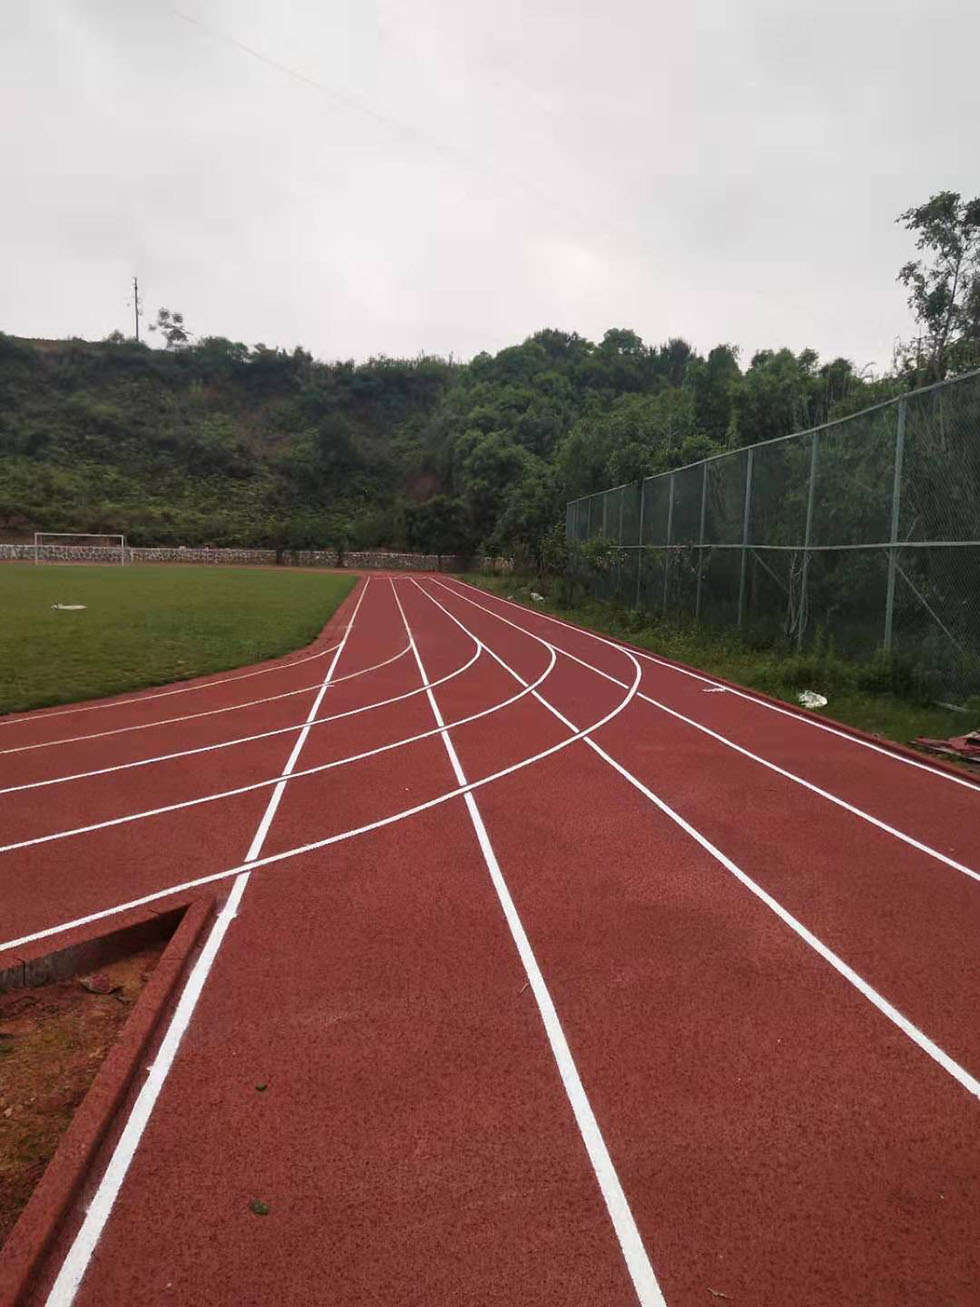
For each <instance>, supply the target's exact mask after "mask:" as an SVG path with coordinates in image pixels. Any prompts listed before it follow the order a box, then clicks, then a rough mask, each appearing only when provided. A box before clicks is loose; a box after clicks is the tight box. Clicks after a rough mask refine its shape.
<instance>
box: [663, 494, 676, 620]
mask: <svg viewBox="0 0 980 1307" xmlns="http://www.w3.org/2000/svg"><path fill="white" fill-rule="evenodd" d="M673 533H674V474H673V472H671V474H670V490H669V492H668V494H667V548H666V549H665V550H664V610H663V615H664V617H666V616H667V582H668V581H669V579H670V542H671V539H672V537H673Z"/></svg>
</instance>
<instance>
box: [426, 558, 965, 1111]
mask: <svg viewBox="0 0 980 1307" xmlns="http://www.w3.org/2000/svg"><path fill="white" fill-rule="evenodd" d="M437 584H441V582H437ZM419 588H420V589H421V588H422V587H421V586H420V587H419ZM446 588H448V587H446ZM424 593H425V594H427V595H429V598H430V599H432V602H433V603H434V604H436V605H437V606H438V607H440V608H441V607H442V605H441V604H440V603H439V601H438V599H436V598H435V597H434V596H433V595H431V594H430V593H429V591H428V590H426V591H424ZM450 593H456V592H455V591H450ZM457 597H458V598H460V599H465V596H463V595H458V596H457ZM467 602H472V601H469V600H467ZM474 606H475V607H477V608H482V604H475V605H474ZM444 611H445V612H448V611H449V610H448V609H444ZM484 611H485V612H488V613H489V614H490V616H492V617H494V618H495V619H496V620H497V621H498V622H505V623H506V624H507V625H508V626H512V627H514V629H515V630H517V631H521V632H522V633H523V634H524V635H528V636H530V638H531V639H532V640H536V641H537V642H538V643H539V644H543V645H546V646H547V645H548V643H549V642H548V641H547V640H545V639H544V638H543V637H542V636H539V635H535V634H534V633H533V632H531V631H526V630H524V628H523V627H521V626H518V625H517V623H516V622H512V621H510V619H509V618H506V617H504V616H503V615H502V614H500V613H495V612H493V610H492V609H489V608H488V609H485V610H484ZM450 615H451V614H450ZM457 620H458V619H457ZM459 625H460V626H462V623H459ZM463 629H464V630H465V629H466V628H465V627H464V628H463ZM470 634H471V636H472V632H470ZM472 638H474V639H475V638H476V637H475V636H472ZM484 643H485V642H484ZM486 647H487V652H488V653H491V654H492V653H493V651H492V650H491V649H490V648H489V646H486ZM559 652H561V651H560V650H559ZM627 652H628V651H627ZM494 656H495V657H496V655H494ZM497 661H498V662H499V663H500V665H501V666H502V667H505V668H506V669H507V671H508V672H510V674H511V676H512V677H513V678H514V680H515V681H517V682H518V683H519V684H521V685H523V684H526V682H525V681H524V678H523V677H522V676H521V675H520V674H519V673H518V672H516V671H515V670H514V669H513V668H512V667H510V666H508V664H507V663H505V662H504V661H503V659H501V658H497ZM533 693H534V698H535V699H537V700H538V702H539V703H541V704H542V705H543V706H544V707H545V708H547V709H548V711H549V712H550V713H552V714H553V715H554V716H555V717H556V718H557V719H558V720H559V721H560V722H561V723H562V724H563V725H564V726H566V727H568V729H569V730H575V729H576V727H575V724H574V723H573V722H571V721H570V720H569V719H568V718H567V717H566V716H565V715H564V713H562V712H560V711H559V710H558V709H557V708H556V707H555V706H554V704H552V703H549V701H548V700H547V699H545V698H544V696H543V695H542V694H540V693H539V692H538V691H537V690H535V691H534V692H533ZM585 743H586V744H587V745H588V747H589V748H590V749H592V750H593V751H594V752H595V753H596V754H598V756H599V757H600V758H602V760H603V761H604V762H606V763H607V764H608V765H609V766H610V767H612V768H613V769H614V770H615V771H616V772H618V773H619V775H620V776H622V777H623V779H624V780H627V781H628V782H629V783H630V785H632V786H633V787H634V789H636V790H637V791H639V793H640V794H642V795H643V796H644V798H646V799H648V800H649V801H650V802H651V803H652V804H654V805H655V807H657V808H658V809H659V810H660V811H661V812H662V813H663V814H664V816H665V817H668V818H669V819H670V820H671V821H672V822H674V824H675V825H677V826H679V827H680V829H681V830H682V831H684V833H685V834H686V835H689V836H690V838H691V839H693V840H694V841H695V842H696V843H697V844H699V845H700V846H701V848H703V849H704V850H705V852H706V853H708V854H710V856H711V857H712V858H713V859H714V860H715V861H716V862H717V863H719V865H720V866H722V867H724V868H725V870H726V871H728V872H730V873H731V875H733V876H734V877H735V878H736V879H737V880H738V881H740V882H741V884H742V885H744V886H745V888H746V889H747V890H749V891H750V892H751V893H752V894H754V895H755V896H756V898H757V899H759V901H760V902H761V903H764V904H765V906H766V907H767V908H769V910H770V911H771V912H773V913H775V915H776V916H777V917H778V918H779V919H780V920H781V921H782V922H783V923H784V924H785V925H787V926H789V928H790V930H792V931H793V932H794V933H795V934H796V935H797V936H799V938H800V939H801V940H803V942H804V943H805V944H807V945H809V947H810V948H812V949H813V950H814V952H815V953H817V954H818V955H819V956H820V957H821V958H823V960H824V961H825V962H827V963H829V964H830V966H832V967H833V968H834V970H835V971H836V972H837V973H838V975H840V976H842V977H843V978H844V980H846V981H847V982H848V983H849V984H850V985H852V986H853V987H854V988H855V989H856V990H857V991H858V992H859V993H860V994H861V995H862V996H863V997H864V998H866V999H867V1000H868V1001H869V1002H870V1003H872V1004H873V1005H874V1006H875V1007H876V1008H877V1009H878V1011H879V1012H880V1013H881V1014H882V1015H883V1016H884V1017H886V1018H887V1019H888V1020H889V1021H891V1022H892V1024H893V1025H895V1026H896V1027H897V1028H898V1029H899V1030H901V1032H902V1033H903V1034H904V1035H906V1036H907V1037H908V1038H909V1039H910V1040H912V1042H913V1043H914V1044H916V1045H917V1046H918V1047H919V1048H920V1049H921V1050H922V1051H923V1052H924V1053H925V1054H927V1056H928V1057H930V1058H932V1060H933V1061H934V1062H935V1063H936V1064H937V1065H938V1066H940V1067H942V1069H943V1070H944V1071H945V1072H947V1074H948V1075H950V1076H952V1077H953V1079H954V1080H956V1081H958V1083H959V1084H961V1085H962V1086H963V1088H964V1089H966V1090H967V1092H968V1093H971V1094H972V1095H973V1096H974V1097H975V1098H980V1080H977V1079H976V1078H975V1077H974V1076H972V1075H971V1074H970V1072H969V1071H967V1070H966V1069H965V1067H962V1066H960V1064H959V1063H958V1062H957V1061H955V1060H954V1059H953V1058H952V1057H950V1055H949V1054H948V1053H947V1052H946V1051H945V1050H944V1049H942V1048H940V1047H939V1045H938V1044H937V1043H935V1042H934V1041H933V1040H932V1039H930V1038H929V1036H928V1035H926V1034H925V1033H924V1032H923V1031H921V1030H920V1029H919V1028H918V1026H916V1025H915V1024H914V1023H913V1022H911V1021H910V1020H909V1019H908V1017H906V1016H905V1015H904V1013H902V1012H900V1011H899V1009H898V1008H897V1007H895V1005H894V1004H893V1003H890V1002H889V1001H888V999H887V998H885V997H884V995H883V994H881V993H879V992H878V990H876V989H875V988H874V986H873V985H871V984H869V983H868V981H866V980H865V979H864V978H863V977H862V976H860V975H859V974H858V973H857V972H856V971H855V970H854V968H853V967H851V966H849V965H848V964H847V963H846V962H845V961H844V960H843V959H842V958H841V957H839V956H838V954H836V953H835V952H834V951H833V949H831V948H828V947H827V945H826V944H824V942H823V941H822V940H821V939H819V938H818V937H817V936H816V935H814V933H813V932H812V931H811V930H809V929H808V928H807V927H806V926H804V925H803V923H802V922H801V921H800V920H799V919H798V918H797V917H794V916H793V914H792V913H791V912H789V911H788V910H787V909H786V908H784V907H783V905H782V904H781V903H779V902H778V901H777V900H776V899H774V898H773V897H772V895H771V894H769V893H768V892H767V891H766V890H764V889H763V888H762V886H761V885H759V884H757V882H756V881H754V880H753V879H752V877H751V876H749V875H748V874H747V873H746V872H744V871H743V870H742V868H741V867H739V866H737V865H736V863H734V862H733V861H732V859H731V858H729V857H728V856H727V854H725V853H722V851H721V849H719V848H718V847H717V845H715V844H712V842H711V841H710V840H709V839H708V838H707V836H705V835H703V834H702V833H701V832H700V831H699V830H698V829H697V828H696V827H694V826H692V825H691V823H690V822H689V821H687V820H685V818H684V817H682V816H681V815H680V813H678V812H675V811H674V809H673V808H672V807H670V805H669V804H668V803H666V802H665V801H664V800H663V799H661V798H660V796H659V795H657V794H655V793H654V792H653V790H651V789H650V787H649V786H647V785H645V784H644V783H643V781H641V780H640V779H639V778H638V777H637V776H634V775H633V773H632V772H631V771H628V770H627V768H625V767H624V766H623V765H622V763H620V762H617V761H616V759H615V758H613V757H611V755H610V754H608V753H607V752H606V750H605V749H604V748H603V747H602V746H601V745H600V744H598V743H597V742H596V741H595V740H593V739H586V741H585Z"/></svg>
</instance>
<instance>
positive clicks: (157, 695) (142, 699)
mask: <svg viewBox="0 0 980 1307" xmlns="http://www.w3.org/2000/svg"><path fill="white" fill-rule="evenodd" d="M344 597H345V598H346V595H345V596H344ZM341 602H342V601H341ZM345 635H346V632H345ZM337 648H339V645H336V644H331V645H328V646H327V647H326V649H318V650H317V652H316V653H313V654H304V655H303V657H302V658H294V659H292V661H291V662H278V663H275V664H273V666H272V667H259V668H258V669H257V670H256V671H254V672H242V673H241V675H239V676H222V677H219V678H218V679H217V680H213V681H202V682H200V683H199V684H197V685H179V686H177V688H176V689H173V690H158V691H155V692H154V693H153V694H143V693H138V694H135V695H133V696H131V697H130V698H128V699H109V700H108V701H107V702H106V703H83V704H79V705H75V706H73V707H71V708H35V709H34V710H33V711H32V712H29V713H20V714H18V715H17V716H16V717H0V726H16V725H17V724H18V723H23V722H31V723H35V722H46V721H47V720H48V718H49V717H66V716H67V715H68V714H69V713H80V712H98V711H99V710H100V709H101V708H131V707H133V706H134V705H136V704H141V703H147V702H148V701H149V700H150V699H168V698H169V697H170V695H172V694H190V693H191V691H193V690H210V689H211V687H212V686H214V685H226V684H227V683H228V682H229V681H245V680H247V679H248V678H249V677H250V676H266V675H267V674H268V673H269V672H288V671H289V670H290V668H293V667H298V666H299V665H300V663H311V662H312V661H313V659H314V658H326V656H327V654H329V653H333V652H334V650H335V649H337ZM283 657H285V658H288V657H289V655H288V654H284V655H283Z"/></svg>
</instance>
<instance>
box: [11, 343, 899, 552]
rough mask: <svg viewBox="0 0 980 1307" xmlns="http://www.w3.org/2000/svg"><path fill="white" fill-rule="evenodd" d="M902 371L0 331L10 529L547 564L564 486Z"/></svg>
mask: <svg viewBox="0 0 980 1307" xmlns="http://www.w3.org/2000/svg"><path fill="white" fill-rule="evenodd" d="M900 387H901V383H900V382H899V381H897V380H886V381H880V382H868V381H865V380H862V379H861V378H860V377H859V376H857V375H856V374H855V372H854V369H853V368H852V366H851V364H850V363H849V362H848V361H847V360H845V359H835V360H834V361H832V362H830V363H826V364H821V362H820V361H819V359H818V358H817V356H816V354H815V353H814V352H813V351H811V350H804V351H803V352H802V353H800V354H796V355H794V354H793V353H792V352H791V351H790V350H787V349H782V350H778V351H763V352H761V353H758V354H756V355H755V356H754V357H753V358H752V359H751V361H750V363H749V365H748V367H746V368H744V369H743V368H742V367H741V366H740V362H739V359H738V355H737V351H736V350H734V349H733V348H731V347H730V346H728V345H719V346H718V347H717V348H715V349H713V350H711V351H710V353H708V355H707V356H701V355H699V354H698V353H696V352H695V351H694V350H692V349H691V347H690V346H689V345H688V344H687V343H686V342H685V341H683V340H680V339H672V340H669V341H668V342H667V343H665V344H662V345H658V346H648V345H646V344H644V342H643V341H642V340H641V339H640V338H639V337H638V336H637V335H636V334H635V333H634V332H632V331H626V330H618V329H617V330H610V331H607V332H606V334H605V336H604V337H603V339H602V341H601V342H599V343H598V344H594V343H593V342H591V341H588V340H585V339H583V338H582V337H581V336H578V335H575V334H569V333H566V332H561V331H554V330H546V331H540V332H538V333H537V334H536V335H534V336H532V337H530V338H529V339H528V340H526V341H524V342H523V344H520V345H515V346H512V347H510V348H508V349H504V350H502V351H501V352H500V353H498V354H496V355H495V356H490V355H489V354H480V355H478V356H477V357H476V358H474V359H472V360H471V361H470V362H469V363H468V364H458V363H453V362H451V361H447V360H444V359H440V358H429V357H420V358H416V359H389V358H376V359H371V360H369V361H368V362H366V363H361V364H354V363H353V362H337V363H322V362H319V361H317V360H316V359H314V358H313V357H312V356H311V355H310V354H309V353H307V352H306V351H305V350H303V349H297V350H295V351H294V352H293V353H287V352H285V351H283V350H278V349H272V348H268V347H267V346H265V345H256V346H254V347H251V348H249V347H247V346H245V345H243V344H240V343H237V342H234V341H231V340H226V339H224V338H220V337H208V338H204V339H202V340H200V341H198V342H197V343H194V344H190V343H186V344H184V343H182V344H180V345H178V346H176V347H170V348H167V349H150V348H149V347H147V346H146V345H145V344H142V343H137V342H136V341H134V340H127V339H124V338H122V337H121V336H118V335H115V336H113V337H112V338H110V339H109V340H106V341H100V342H87V341H82V340H70V341H31V340H25V339H21V338H17V337H13V336H4V335H2V334H0V532H2V533H3V534H5V535H7V536H10V535H11V534H15V533H19V532H27V531H30V530H34V529H39V530H47V531H110V530H111V531H124V532H125V533H126V534H127V535H128V536H129V538H130V540H131V542H132V543H134V544H167V543H173V544H186V545H193V544H215V545H232V544H234V545H255V546H269V547H283V548H290V547H291V548H303V547H311V546H321V545H322V546H339V547H341V548H348V549H350V548H357V547H371V546H375V545H380V546H389V547H394V548H412V549H421V550H426V551H433V552H440V553H450V552H456V551H460V552H471V551H475V550H477V549H483V548H485V549H489V550H492V551H507V552H511V553H515V554H517V555H518V556H522V555H523V556H525V557H527V558H528V560H529V561H538V560H539V559H540V555H541V552H542V550H543V549H544V550H546V549H547V542H548V538H549V533H553V532H554V528H555V527H556V525H557V524H558V523H559V522H560V521H561V520H562V516H563V506H564V502H565V500H566V499H568V498H570V497H574V496H577V495H582V494H586V493H588V492H590V491H593V490H597V489H601V488H602V487H604V486H608V485H612V484H616V483H620V482H624V481H629V480H632V479H634V478H636V477H639V476H642V475H646V474H648V473H651V472H656V471H662V470H665V469H668V468H670V467H676V466H680V465H682V464H684V463H688V462H691V461H692V460H694V459H698V458H701V457H703V456H704V455H706V454H709V453H713V452H715V451H717V450H718V449H721V448H726V447H731V446H735V445H743V444H750V443H752V442H754V441H757V440H765V439H767V438H769V437H771V436H779V435H784V434H786V433H787V432H789V431H792V430H795V429H799V428H801V427H806V426H810V425H813V424H815V423H819V422H823V421H826V420H827V419H828V418H830V417H833V416H837V415H841V414H844V413H848V412H853V411H855V410H857V409H859V408H862V407H864V406H865V405H867V404H871V403H874V402H876V401H877V400H879V399H884V398H887V397H888V396H889V395H891V394H893V393H895V392H896V391H897V390H898V389H899V388H900ZM552 538H554V536H553V535H552Z"/></svg>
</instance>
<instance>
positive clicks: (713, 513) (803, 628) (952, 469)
mask: <svg viewBox="0 0 980 1307" xmlns="http://www.w3.org/2000/svg"><path fill="white" fill-rule="evenodd" d="M565 534H566V539H567V540H568V541H569V542H570V544H571V543H572V542H580V543H579V547H575V546H574V545H573V547H572V550H571V563H570V566H571V567H573V568H574V569H575V570H576V573H577V575H578V576H579V578H580V579H583V580H585V581H586V583H587V584H588V585H589V587H590V588H591V590H592V591H593V593H595V594H597V595H599V596H602V597H607V598H616V599H618V600H620V601H621V602H623V603H626V604H628V605H629V606H630V607H635V608H639V609H645V610H647V611H650V612H653V613H658V614H663V615H664V616H680V615H685V616H689V617H694V618H695V619H697V620H698V621H701V622H706V623H710V624H712V625H716V626H737V627H740V628H741V629H742V630H744V631H745V632H746V633H752V635H753V636H758V637H760V638H772V639H782V640H783V641H788V642H790V643H791V644H793V645H795V646H796V647H798V648H804V647H806V646H807V645H808V644H810V643H811V642H812V641H813V640H814V639H815V638H816V637H817V634H818V632H819V633H821V636H822V638H824V639H828V640H831V641H833V644H834V646H835V647H836V648H837V649H839V650H840V651H841V652H844V653H848V654H852V655H855V656H858V657H867V656H869V655H871V654H873V653H874V652H875V651H876V650H879V649H884V650H886V651H894V652H895V653H897V654H899V653H900V654H901V655H902V656H903V657H907V658H908V659H909V661H911V662H914V663H916V664H918V665H920V666H924V667H926V668H928V669H930V670H931V671H933V672H934V673H935V679H936V682H937V684H942V685H945V686H949V687H950V688H951V689H952V688H955V689H958V690H962V689H966V690H971V691H975V690H978V689H980V372H973V373H970V374H968V375H966V376H964V377H959V378H956V379H955V380H953V381H947V382H943V383H941V384H939V385H936V386H929V387H927V388H925V389H922V390H918V391H913V392H911V393H910V394H908V395H904V396H902V397H901V398H899V399H896V400H891V401H889V402H888V403H885V404H879V405H877V406H876V407H874V408H870V409H867V410H865V411H864V412H863V413H857V414H855V415H854V416H853V417H849V418H843V419H841V420H840V421H838V422H831V423H827V424H826V425H824V426H821V427H815V428H813V430H811V431H801V432H798V433H796V434H794V435H789V436H783V437H780V438H779V439H777V440H768V441H765V442H763V443H761V444H757V445H749V446H747V447H746V448H744V449H737V450H733V451H732V452H731V453H725V454H717V455H715V456H714V457H712V458H708V459H705V460H704V461H703V462H700V463H692V464H690V465H689V466H688V467H683V468H678V469H677V470H676V471H674V472H665V473H663V474H661V475H660V476H655V477H648V478H647V479H646V480H645V481H643V482H631V483H630V484H628V485H623V486H616V487H614V488H613V489H611V490H603V491H600V492H599V493H598V494H594V495H587V496H585V497H584V498H582V499H576V500H573V501H572V502H571V503H570V504H569V505H568V507H567V514H566V525H565ZM589 542H591V543H589Z"/></svg>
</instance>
